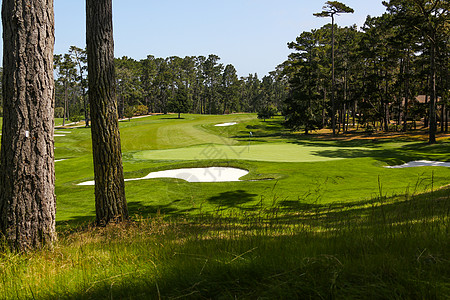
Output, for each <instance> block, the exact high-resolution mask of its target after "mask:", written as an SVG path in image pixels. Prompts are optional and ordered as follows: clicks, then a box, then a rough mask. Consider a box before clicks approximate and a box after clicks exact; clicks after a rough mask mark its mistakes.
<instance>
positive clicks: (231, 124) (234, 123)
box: [214, 122, 237, 127]
mask: <svg viewBox="0 0 450 300" xmlns="http://www.w3.org/2000/svg"><path fill="white" fill-rule="evenodd" d="M236 124H237V123H236V122H230V123H222V124H217V125H214V126H216V127H226V126H233V125H236Z"/></svg>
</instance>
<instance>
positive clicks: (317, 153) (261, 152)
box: [134, 142, 364, 162]
mask: <svg viewBox="0 0 450 300" xmlns="http://www.w3.org/2000/svg"><path fill="white" fill-rule="evenodd" d="M323 150H324V149H323V147H314V146H304V145H296V144H290V143H283V144H278V143H268V144H256V145H251V143H250V142H249V143H248V145H247V146H244V145H242V146H234V145H215V144H210V145H206V146H200V147H189V148H177V149H169V150H156V151H155V150H147V151H140V152H137V153H136V154H134V157H135V158H137V159H149V160H201V159H224V160H227V159H240V160H256V161H270V162H318V161H329V160H337V159H343V158H342V157H327V156H324V155H321V152H322V151H323ZM327 150H328V151H345V150H348V151H354V150H364V148H342V147H341V148H340V147H327Z"/></svg>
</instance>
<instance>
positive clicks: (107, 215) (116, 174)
mask: <svg viewBox="0 0 450 300" xmlns="http://www.w3.org/2000/svg"><path fill="white" fill-rule="evenodd" d="M86 30H87V35H86V42H87V56H88V71H89V101H90V106H91V123H92V127H91V128H92V129H91V130H92V150H93V158H94V175H95V208H96V216H97V224H98V225H106V224H107V223H109V222H111V221H120V220H124V219H127V218H128V209H127V203H126V199H125V185H124V179H123V167H122V153H121V146H120V133H119V121H118V113H117V100H116V92H115V72H114V40H113V29H112V0H87V1H86Z"/></svg>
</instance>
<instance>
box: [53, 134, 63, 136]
mask: <svg viewBox="0 0 450 300" xmlns="http://www.w3.org/2000/svg"><path fill="white" fill-rule="evenodd" d="M53 136H66V135H65V134H54V135H53Z"/></svg>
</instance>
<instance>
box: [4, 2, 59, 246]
mask: <svg viewBox="0 0 450 300" xmlns="http://www.w3.org/2000/svg"><path fill="white" fill-rule="evenodd" d="M2 4H3V6H2V20H3V67H4V68H3V99H4V117H3V135H2V143H1V145H2V147H1V154H0V161H1V167H0V214H1V217H0V227H1V233H2V234H3V235H4V236H5V237H6V239H7V241H8V244H9V246H10V247H11V248H12V249H15V250H20V251H27V250H29V249H34V248H42V247H43V246H46V245H50V246H51V244H52V243H53V242H54V241H55V239H56V232H55V210H56V205H55V168H54V150H53V147H54V142H53V130H54V119H53V111H54V104H53V95H54V80H53V46H54V40H55V38H54V14H53V0H31V1H30V0H26V1H25V0H3V3H2Z"/></svg>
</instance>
